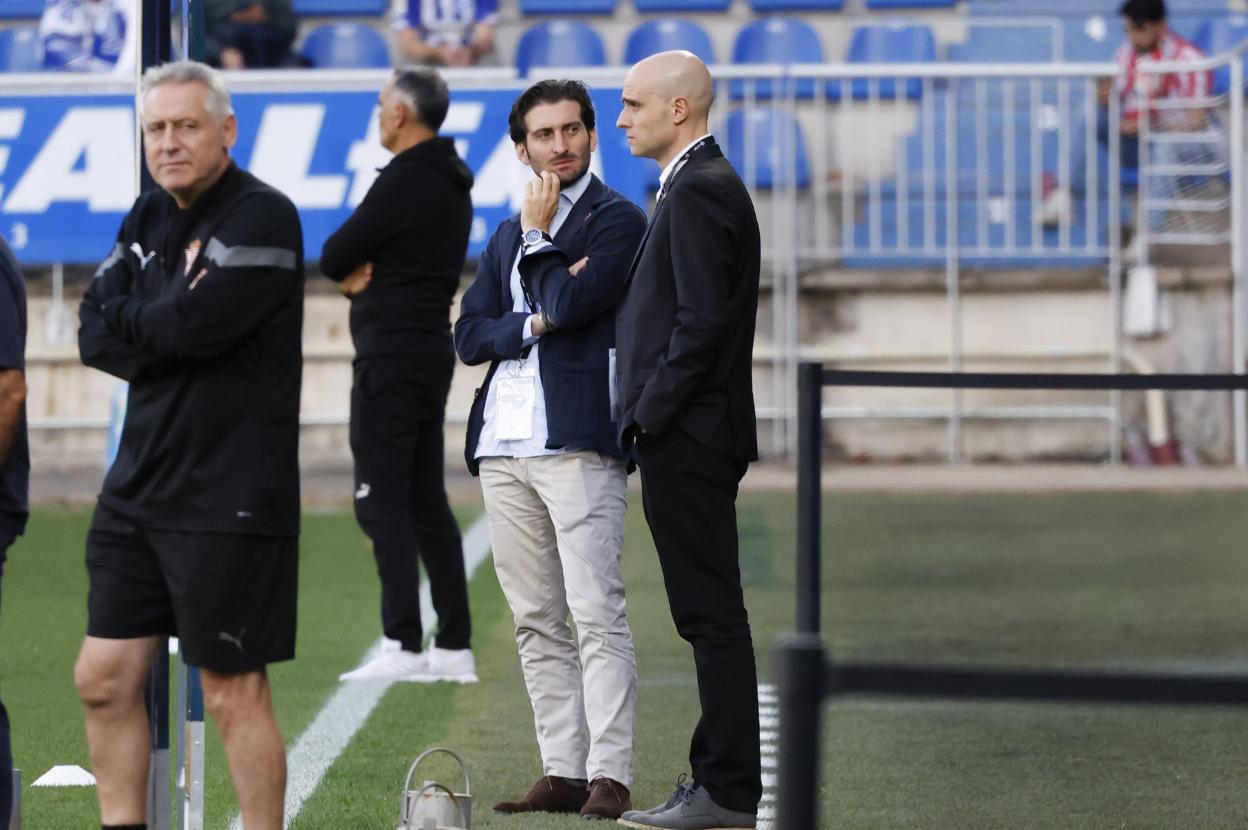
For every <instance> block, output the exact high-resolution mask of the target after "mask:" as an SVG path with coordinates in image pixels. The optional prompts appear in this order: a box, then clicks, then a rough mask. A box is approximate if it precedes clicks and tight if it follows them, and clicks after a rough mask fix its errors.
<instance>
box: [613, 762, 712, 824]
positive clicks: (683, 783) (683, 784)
mask: <svg viewBox="0 0 1248 830" xmlns="http://www.w3.org/2000/svg"><path fill="white" fill-rule="evenodd" d="M695 786H696V785H695V784H694V783H693V779H691V778H690V777H689V776H687V775H685V774H684V773H683V772H682V773H681V774H680V775H679V776H678V777H677V778H676V791H675V792H673V793H672V795H671V797H670V798H668V799H667V801H666V802H665V803H663V804H660V805H659V806H658V807H651V808H650V809H649V810H629V811H627V812H625V813H624V815H623V816H621V818H628V816H629V814H630V813H636V814H637V815H642V816H653V815H655V814H657V813H661V812H663V811H664V810H670V809H671V808H672V807H675V806H676V804H677V803H678V802H679V801H680V799H681V796H682V795H683V794H684V793H685V792H686V791H688V790H692V789H693V788H694V787H695Z"/></svg>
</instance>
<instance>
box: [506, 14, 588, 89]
mask: <svg viewBox="0 0 1248 830" xmlns="http://www.w3.org/2000/svg"><path fill="white" fill-rule="evenodd" d="M606 63H607V54H606V49H605V48H603V45H602V38H600V37H599V36H598V33H597V32H595V31H594V30H593V29H592V28H590V27H589V26H586V25H585V24H584V23H577V22H575V21H571V20H553V21H551V22H549V23H538V24H537V25H536V26H530V27H529V28H527V29H525V30H524V34H522V35H520V41H519V42H518V43H517V44H516V70H517V71H518V72H519V73H520V75H521V77H523V76H525V75H527V74H528V72H529V68H530V67H534V66H605V65H606Z"/></svg>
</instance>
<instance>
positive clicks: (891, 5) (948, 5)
mask: <svg viewBox="0 0 1248 830" xmlns="http://www.w3.org/2000/svg"><path fill="white" fill-rule="evenodd" d="M956 5H957V0H867V8H868V9H873V10H880V9H889V10H892V9H952V8H953V7H955V6H956Z"/></svg>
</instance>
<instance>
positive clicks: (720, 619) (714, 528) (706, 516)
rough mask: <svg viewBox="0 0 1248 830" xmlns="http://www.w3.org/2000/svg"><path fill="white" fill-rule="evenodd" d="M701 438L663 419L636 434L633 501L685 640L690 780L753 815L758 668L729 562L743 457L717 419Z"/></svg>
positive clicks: (736, 570)
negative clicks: (694, 698) (691, 706)
mask: <svg viewBox="0 0 1248 830" xmlns="http://www.w3.org/2000/svg"><path fill="white" fill-rule="evenodd" d="M721 433H722V434H718V435H716V436H715V439H714V440H713V441H712V442H711V444H710V445H709V446H708V445H704V444H702V443H700V442H699V441H698V440H697V439H695V438H693V437H692V436H690V435H688V434H687V433H685V432H684V431H683V430H681V429H680V428H679V427H673V428H672V429H671V430H669V431H668V432H667V433H665V434H663V435H659V436H653V435H642V436H640V437H639V439H638V441H637V455H638V459H639V462H640V467H641V500H642V505H643V506H644V508H645V512H646V521H647V522H648V523H649V525H650V533H651V534H652V535H653V536H654V544H655V547H656V548H657V549H658V553H659V564H660V566H661V567H662V569H663V583H664V585H665V586H666V588H667V600H668V603H669V605H670V606H671V609H672V620H673V621H674V622H675V623H676V630H677V632H679V634H680V636H681V637H682V638H684V639H685V640H686V641H687V642H688V643H689V644H690V645H691V646H693V660H694V664H695V666H696V669H697V675H698V698H699V701H700V703H701V705H702V716H701V718H700V719H699V720H698V725H697V727H696V728H695V729H694V731H693V740H692V742H691V744H690V746H689V765H690V767H691V772H692V775H693V780H694V781H695V782H696V783H697V784H700V785H702V786H704V787H706V789H707V791H708V792H709V793H710V795H711V798H712V799H713V800H714V801H715V803H716V804H718V805H720V806H721V807H726V808H727V809H729V810H736V811H739V812H743V813H751V814H753V813H755V812H756V811H757V809H758V801H759V798H761V797H762V775H761V772H762V770H761V766H760V760H759V735H758V675H757V670H756V668H755V665H754V644H753V642H752V640H751V638H750V621H749V617H748V615H747V613H746V609H745V599H744V596H743V595H742V592H741V568H740V566H739V564H738V562H737V511H736V500H737V485H738V484H739V483H740V481H741V476H742V475H744V474H745V467H746V465H745V463H744V462H740V461H736V460H734V459H733V458H732V457H731V456H730V454H729V451H728V448H729V447H731V445H732V444H731V435H730V434H729V433H728V429H727V427H726V426H725V428H724V429H723V430H721Z"/></svg>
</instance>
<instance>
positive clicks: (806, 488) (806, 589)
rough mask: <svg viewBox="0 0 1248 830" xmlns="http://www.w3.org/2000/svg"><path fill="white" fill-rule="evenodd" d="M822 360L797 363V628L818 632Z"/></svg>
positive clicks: (807, 631) (821, 464) (821, 463)
mask: <svg viewBox="0 0 1248 830" xmlns="http://www.w3.org/2000/svg"><path fill="white" fill-rule="evenodd" d="M822 466H823V364H820V363H802V364H801V365H800V366H798V367H797V630H798V631H799V632H805V633H810V634H818V633H819V628H820V626H819V616H820V611H819V591H820V563H819V557H820V551H819V534H820V522H821V518H820V498H821V495H822V494H821V493H820V490H821V489H822V486H821V483H820V470H821V468H822Z"/></svg>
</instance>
